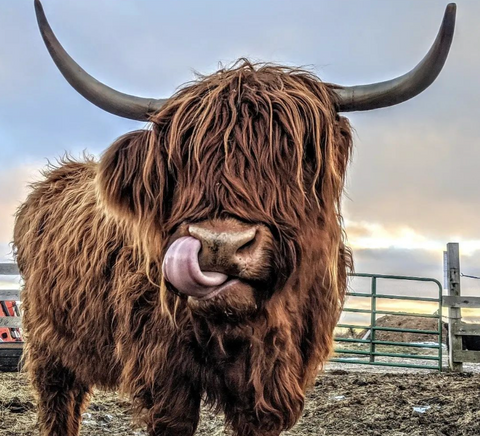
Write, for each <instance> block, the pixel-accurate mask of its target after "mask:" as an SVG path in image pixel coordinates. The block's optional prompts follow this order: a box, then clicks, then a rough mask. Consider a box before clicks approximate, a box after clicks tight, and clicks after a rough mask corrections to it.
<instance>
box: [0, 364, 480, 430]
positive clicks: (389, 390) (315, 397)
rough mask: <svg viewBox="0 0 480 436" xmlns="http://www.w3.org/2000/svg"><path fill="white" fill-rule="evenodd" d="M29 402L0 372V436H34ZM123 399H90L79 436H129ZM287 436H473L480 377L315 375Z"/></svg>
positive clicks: (13, 376) (479, 419) (21, 385)
mask: <svg viewBox="0 0 480 436" xmlns="http://www.w3.org/2000/svg"><path fill="white" fill-rule="evenodd" d="M35 421H36V416H35V402H34V399H33V397H32V395H31V394H30V392H29V388H28V383H27V379H26V376H25V374H19V373H0V435H1V436H32V435H36V434H38V431H37V429H36V425H35ZM130 421H131V417H130V415H129V412H128V401H126V400H123V399H120V398H118V397H117V395H116V394H114V393H108V394H106V393H100V392H98V393H96V394H95V395H94V397H93V399H92V401H91V404H90V407H89V409H88V410H87V412H86V413H85V414H84V416H83V427H82V433H81V434H82V435H83V436H87V435H88V436H98V435H113V436H120V435H122V436H123V435H134V436H144V435H146V433H145V432H143V431H141V430H139V429H135V428H133V427H132V426H131V423H130ZM197 434H198V435H199V436H224V435H228V434H229V433H228V432H225V430H224V428H223V425H222V419H221V417H213V416H211V415H209V414H208V413H204V414H203V415H202V423H201V425H200V428H199V430H198V432H197ZM284 434H285V435H286V436H287V435H288V436H307V435H311V436H323V435H326V436H327V435H328V436H362V435H374V436H403V435H408V436H466V435H468V436H470V435H471V436H479V435H480V374H479V373H476V374H475V373H466V374H461V375H456V374H448V373H444V374H439V373H435V372H423V373H422V372H414V373H412V372H409V373H400V372H397V373H379V372H378V371H377V370H375V371H374V372H373V371H362V372H359V371H355V370H353V371H351V370H349V371H346V370H343V369H333V370H329V371H327V372H326V374H324V375H322V376H320V377H319V378H318V380H317V383H316V385H315V387H314V389H313V390H312V391H311V392H310V394H309V396H308V401H307V403H306V407H305V412H304V415H303V418H302V419H301V421H300V422H299V423H298V424H297V425H296V426H295V427H294V428H293V429H292V430H290V431H288V432H285V433H284Z"/></svg>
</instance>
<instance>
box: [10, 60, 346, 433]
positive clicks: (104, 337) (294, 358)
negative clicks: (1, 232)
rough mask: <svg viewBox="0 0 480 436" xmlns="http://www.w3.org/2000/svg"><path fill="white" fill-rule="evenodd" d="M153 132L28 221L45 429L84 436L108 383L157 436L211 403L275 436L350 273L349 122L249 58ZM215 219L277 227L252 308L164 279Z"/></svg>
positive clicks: (34, 350)
mask: <svg viewBox="0 0 480 436" xmlns="http://www.w3.org/2000/svg"><path fill="white" fill-rule="evenodd" d="M151 121H152V125H151V128H150V129H147V130H141V131H137V132H132V133H129V134H127V135H125V136H123V137H122V138H120V139H118V140H117V141H116V142H115V143H114V144H113V145H111V146H110V148H108V150H107V151H106V152H105V154H104V155H103V157H102V159H101V160H100V162H98V163H97V162H95V161H94V160H92V159H85V161H82V162H75V161H73V160H68V159H65V160H64V161H63V162H61V164H60V165H59V166H58V167H56V168H50V169H49V170H48V171H47V172H46V173H45V179H44V180H43V181H41V182H39V183H37V184H35V185H34V188H33V191H32V193H31V194H30V195H29V197H28V199H27V201H26V202H25V203H24V204H23V205H22V207H21V208H20V210H19V211H18V215H17V220H16V227H15V235H14V244H15V248H16V253H17V261H18V265H19V267H20V270H21V273H22V275H23V277H24V280H25V288H24V291H23V307H24V310H25V312H24V325H25V331H26V333H27V343H28V348H27V351H28V352H27V358H26V359H27V364H28V370H29V373H30V376H31V378H32V381H33V384H34V386H35V388H36V390H37V393H38V397H39V421H40V426H41V429H42V432H43V434H44V435H49V436H55V435H57V436H60V435H61V436H65V435H68V436H74V435H77V434H78V431H79V422H80V418H81V413H82V410H83V409H84V408H85V407H86V404H87V401H88V397H89V394H90V392H91V389H92V387H93V386H97V387H103V388H107V389H113V388H117V387H120V388H121V389H122V390H123V391H124V392H126V393H128V394H129V395H130V396H131V398H132V399H133V401H134V404H135V410H136V412H137V413H138V414H140V415H141V416H143V417H144V419H145V421H146V424H147V426H148V429H149V432H150V434H151V435H163V436H174V435H182V436H188V435H193V434H194V433H195V429H196V427H197V423H198V419H199V409H200V403H201V401H202V400H204V401H205V402H206V404H208V405H210V406H212V407H214V408H215V409H216V410H219V411H223V412H224V413H225V417H226V420H227V423H228V424H229V425H230V426H231V428H233V430H234V432H235V434H236V435H239V436H240V435H241V436H259V435H262V436H277V435H279V434H280V433H281V432H282V430H284V429H287V428H290V427H291V426H293V425H294V424H295V422H296V421H297V419H298V418H299V416H300V414H301V412H302V408H303V402H304V392H305V389H306V388H307V386H308V384H309V383H311V382H312V381H313V379H314V377H315V375H316V373H317V371H318V369H319V367H321V366H322V365H323V364H324V362H325V361H326V359H327V358H328V356H329V354H330V352H331V350H332V334H333V329H334V327H335V324H336V322H337V320H338V317H339V314H340V310H341V307H342V303H343V299H344V294H345V289H346V280H347V269H348V268H349V267H350V266H351V257H350V253H349V251H348V250H347V249H346V248H345V247H344V244H343V233H342V228H341V216H340V211H339V201H340V196H341V193H342V190H343V184H344V176H345V171H346V166H347V163H348V160H349V156H350V151H351V131H350V127H349V125H348V122H347V121H346V120H345V119H344V118H342V117H340V116H339V115H338V114H337V112H336V110H335V100H334V94H333V92H332V88H331V86H330V85H328V84H324V83H322V82H320V80H319V79H318V78H317V77H315V76H313V75H311V74H309V73H307V72H305V71H300V70H296V69H290V68H286V67H279V66H272V65H252V64H250V63H248V62H247V61H243V60H242V61H241V62H240V63H238V64H236V65H235V66H234V67H233V68H231V69H223V70H220V71H218V72H217V73H215V74H213V75H211V76H207V77H200V78H199V79H198V81H196V82H194V83H191V84H188V85H187V86H186V87H184V88H183V89H182V90H180V91H179V92H178V93H177V94H176V95H174V96H173V97H172V98H171V99H170V100H169V102H168V103H167V104H166V105H165V106H164V107H163V108H162V110H161V111H160V112H158V113H157V114H155V115H154V116H153V117H152V119H151ZM205 220H217V221H218V222H228V221H229V220H230V221H231V223H232V225H234V223H236V222H237V223H238V222H247V223H260V224H262V225H264V226H266V228H268V229H269V230H270V231H271V234H272V235H273V241H272V250H271V251H272V253H271V258H269V259H265V262H267V261H268V267H269V268H270V277H271V280H270V281H266V282H262V283H260V284H259V287H260V288H261V295H262V298H260V299H259V300H258V301H257V303H258V305H256V306H255V307H257V310H256V311H255V312H253V313H252V312H249V313H241V311H240V312H239V313H238V314H235V310H232V312H233V315H232V314H231V315H232V316H228V315H225V316H224V317H222V316H217V315H219V314H220V313H223V310H221V311H216V309H217V305H220V306H222V305H223V306H226V305H229V304H230V303H229V300H228V298H226V299H224V300H221V299H218V300H217V301H214V302H213V303H210V305H207V306H204V307H202V308H201V310H197V309H198V308H197V309H195V308H192V307H191V306H190V305H189V304H188V301H187V299H186V298H185V297H182V296H177V295H175V294H174V293H173V292H169V290H168V289H167V286H166V285H165V283H164V282H163V281H162V276H161V264H162V259H163V256H164V254H165V252H166V250H167V248H168V246H169V244H170V243H171V242H172V240H173V239H175V238H176V237H178V236H181V234H182V232H183V230H182V229H184V226H185V223H191V222H200V221H205ZM223 306H222V309H224V308H225V307H223ZM217 312H218V313H217ZM210 314H211V316H210ZM235 315H238V316H235Z"/></svg>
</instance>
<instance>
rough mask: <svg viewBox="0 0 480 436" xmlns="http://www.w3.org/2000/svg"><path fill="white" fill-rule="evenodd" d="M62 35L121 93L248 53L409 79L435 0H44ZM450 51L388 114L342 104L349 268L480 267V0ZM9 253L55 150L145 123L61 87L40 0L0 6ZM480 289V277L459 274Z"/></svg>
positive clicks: (96, 150) (431, 270)
mask: <svg viewBox="0 0 480 436" xmlns="http://www.w3.org/2000/svg"><path fill="white" fill-rule="evenodd" d="M43 3H44V7H45V10H46V13H47V16H48V17H49V20H50V23H51V25H52V27H53V29H54V31H55V32H56V34H57V36H58V37H59V39H60V40H61V42H62V43H63V44H64V46H65V47H66V48H67V50H68V51H69V52H70V54H71V55H72V56H73V57H74V58H75V59H76V60H77V61H78V62H79V63H80V64H81V65H82V66H83V67H84V68H85V69H86V70H87V71H89V72H90V73H91V74H93V75H94V76H96V77H97V78H98V79H100V80H101V81H104V82H105V83H108V84H109V85H110V86H113V87H115V88H117V89H119V90H121V91H124V92H127V93H133V94H137V95H142V96H148V97H165V96H168V95H170V94H171V93H172V92H174V91H175V89H176V88H177V87H178V86H179V85H181V84H182V83H184V82H186V81H188V80H191V79H192V78H193V71H199V72H201V73H209V72H213V71H215V70H216V69H217V67H218V64H219V62H222V63H225V64H229V63H231V62H232V61H234V60H236V59H237V58H239V57H242V56H246V57H249V58H251V59H253V60H262V61H273V62H277V63H282V64H288V65H301V66H307V67H309V68H311V69H312V70H314V71H315V72H316V73H317V74H318V75H319V77H320V78H322V79H323V80H325V81H329V82H336V83H339V84H344V85H353V84H360V83H369V82H373V81H379V80H385V79H389V78H391V77H394V76H397V75H399V74H403V73H404V72H406V71H407V70H409V69H410V68H412V67H413V66H414V65H415V64H416V63H417V62H418V61H419V60H420V59H421V58H422V57H423V56H424V54H425V53H426V52H427V51H428V49H429V47H430V45H431V43H432V41H433V39H434V37H435V35H436V33H437V30H438V27H439V25H440V22H441V18H442V16H443V12H444V7H445V6H446V3H447V2H446V1H440V0H422V1H421V2H420V1H418V0H360V1H352V0H335V1H331V0H328V1H327V0H295V1H294V0H288V1H287V0H241V1H240V0H231V1H228V2H227V1H224V0H202V1H197V0H182V1H178V2H163V1H161V2H160V1H154V0H141V1H140V0H122V1H121V2H120V1H118V0H95V1H94V0H84V1H81V2H79V1H74V0H44V1H43ZM457 5H458V13H457V30H456V35H455V39H454V42H453V46H452V50H451V54H450V56H449V59H448V61H447V64H446V66H445V68H444V70H443V71H442V73H441V74H440V76H439V78H438V79H437V81H436V82H435V83H434V84H433V85H432V86H431V87H430V88H429V89H427V90H426V91H425V92H424V93H423V94H421V95H420V96H418V97H417V98H415V99H413V100H410V101H408V102H406V103H403V104H401V105H399V106H395V107H392V108H387V109H382V110H375V111H371V112H365V113H358V114H349V118H350V120H351V122H352V124H353V126H354V127H355V131H356V132H355V144H356V146H355V152H354V157H353V162H352V164H351V166H350V170H349V175H348V186H347V195H346V197H345V200H344V215H345V220H346V226H347V232H348V235H349V242H350V244H351V246H352V247H353V249H354V255H355V261H356V270H357V271H362V272H377V273H389V274H405V275H419V276H428V277H435V278H437V279H439V280H442V251H443V249H444V247H445V244H446V243H447V242H449V241H456V242H460V243H461V249H462V266H463V270H464V272H465V273H468V274H473V275H479V276H480V226H479V224H480V223H479V217H480V198H479V187H480V128H479V121H478V119H479V115H480V107H479V102H480V50H478V42H479V41H480V28H479V27H478V17H479V16H480V2H479V1H477V0H458V1H457ZM0 59H1V62H0V87H1V93H0V95H1V99H0V165H1V170H0V259H3V260H5V259H9V258H10V257H11V255H10V249H9V246H8V242H9V241H10V240H11V234H12V227H13V218H12V215H13V213H14V211H15V208H16V207H17V206H18V205H19V203H20V202H21V201H22V200H23V199H24V198H25V196H26V193H27V192H28V190H27V187H26V184H27V182H28V181H32V180H35V179H36V178H38V177H39V175H38V171H39V170H40V169H41V168H42V167H44V166H45V164H46V162H47V160H54V159H55V158H56V157H59V156H61V155H62V154H64V153H65V152H66V151H67V152H69V153H70V154H72V155H73V156H80V155H81V154H82V152H83V151H84V150H87V151H88V152H90V153H92V154H95V155H99V154H100V153H101V152H102V151H103V150H104V149H105V148H106V147H107V146H108V145H109V144H110V143H112V141H114V140H115V138H117V137H118V136H119V135H121V134H123V133H125V132H127V131H129V130H132V129H135V128H138V127H141V124H140V123H136V122H132V121H127V120H124V119H121V118H117V117H115V116H112V115H109V114H107V113H104V112H102V111H101V110H100V109H98V108H96V107H95V106H93V105H91V104H90V103H88V102H87V101H86V100H84V99H83V98H82V97H81V96H80V95H78V94H77V93H76V92H75V91H74V90H73V89H72V88H70V86H69V85H68V84H67V83H66V81H65V80H64V79H63V77H62V76H61V75H60V73H59V72H58V71H57V69H56V67H55V66H54V64H53V62H52V61H51V59H50V57H49V55H48V54H47V51H46V49H45V47H44V45H43V42H42V40H41V38H40V35H39V32H38V30H37V25H36V21H35V16H34V10H33V0H22V1H3V2H1V5H0ZM463 286H464V289H465V291H466V292H468V293H477V294H480V281H476V282H475V281H473V280H471V279H470V280H466V279H465V280H464V281H463Z"/></svg>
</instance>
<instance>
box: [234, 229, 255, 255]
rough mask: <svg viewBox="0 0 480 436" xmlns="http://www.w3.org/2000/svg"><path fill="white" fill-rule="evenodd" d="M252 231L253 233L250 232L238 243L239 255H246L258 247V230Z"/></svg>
mask: <svg viewBox="0 0 480 436" xmlns="http://www.w3.org/2000/svg"><path fill="white" fill-rule="evenodd" d="M252 230H253V231H249V232H248V234H246V235H245V236H244V237H243V238H242V239H240V240H239V241H238V248H237V250H236V251H237V254H240V253H245V252H247V251H249V250H250V249H252V248H253V247H254V246H255V245H256V242H257V231H256V229H252Z"/></svg>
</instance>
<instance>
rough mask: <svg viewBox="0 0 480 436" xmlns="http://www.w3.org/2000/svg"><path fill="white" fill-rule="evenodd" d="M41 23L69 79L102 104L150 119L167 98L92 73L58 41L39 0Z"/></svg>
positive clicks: (117, 112) (124, 114) (49, 46)
mask: <svg viewBox="0 0 480 436" xmlns="http://www.w3.org/2000/svg"><path fill="white" fill-rule="evenodd" d="M35 12H36V14H37V21H38V26H39V28H40V32H41V34H42V37H43V40H44V41H45V45H46V46H47V49H48V51H49V52H50V55H51V56H52V59H53V60H54V62H55V64H56V65H57V67H58V69H59V70H60V72H61V73H62V74H63V76H64V77H65V79H67V81H68V83H70V85H72V86H73V87H74V88H75V89H76V90H77V91H78V92H79V93H80V94H82V95H83V96H84V97H85V98H86V99H87V100H89V101H91V102H92V103H93V104H95V105H97V106H98V107H99V108H101V109H103V110H105V111H107V112H110V113H112V114H115V115H118V116H120V117H124V118H130V119H132V120H139V121H147V120H148V119H149V116H150V115H151V114H153V113H155V112H157V111H158V110H159V109H160V108H161V107H162V106H163V104H165V102H166V101H167V100H166V99H152V98H141V97H135V96H133V95H128V94H124V93H122V92H119V91H116V90H115V89H113V88H110V87H109V86H107V85H104V84H103V83H101V82H99V81H98V80H96V79H95V78H94V77H92V76H90V74H88V73H87V72H86V71H85V70H83V69H82V68H81V67H80V65H78V64H77V63H76V62H75V61H74V60H73V59H72V58H71V57H70V56H69V54H68V53H67V52H66V51H65V49H64V48H63V47H62V45H61V44H60V43H59V42H58V39H57V38H56V36H55V34H54V33H53V31H52V29H51V27H50V25H49V24H48V21H47V18H46V16H45V12H44V11H43V7H42V4H41V3H40V1H39V0H35Z"/></svg>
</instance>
